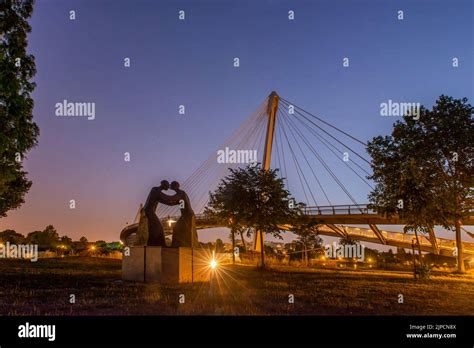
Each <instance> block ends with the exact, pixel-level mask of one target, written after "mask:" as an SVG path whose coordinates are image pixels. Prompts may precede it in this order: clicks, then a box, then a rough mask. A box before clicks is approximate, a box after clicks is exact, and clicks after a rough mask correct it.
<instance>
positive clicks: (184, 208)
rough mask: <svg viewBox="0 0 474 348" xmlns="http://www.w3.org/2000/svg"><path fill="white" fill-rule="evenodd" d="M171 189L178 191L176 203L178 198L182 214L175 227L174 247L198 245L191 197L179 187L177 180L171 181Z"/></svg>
mask: <svg viewBox="0 0 474 348" xmlns="http://www.w3.org/2000/svg"><path fill="white" fill-rule="evenodd" d="M171 189H172V190H173V191H175V192H176V194H175V195H174V196H173V199H174V200H175V203H176V200H177V204H179V207H180V210H181V216H180V218H179V219H178V221H177V222H176V225H175V226H174V228H173V240H172V244H171V246H172V247H173V248H178V247H188V248H190V247H196V246H197V243H198V237H197V231H196V217H195V215H194V211H193V209H192V208H191V203H190V201H189V197H188V195H187V194H186V192H184V191H183V190H181V189H180V188H179V183H178V182H177V181H173V182H172V183H171Z"/></svg>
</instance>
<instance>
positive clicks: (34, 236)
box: [26, 225, 59, 250]
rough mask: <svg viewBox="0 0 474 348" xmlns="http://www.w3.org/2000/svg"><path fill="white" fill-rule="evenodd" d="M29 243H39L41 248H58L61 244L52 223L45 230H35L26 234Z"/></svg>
mask: <svg viewBox="0 0 474 348" xmlns="http://www.w3.org/2000/svg"><path fill="white" fill-rule="evenodd" d="M26 242H27V243H28V244H37V245H38V248H39V249H41V250H47V249H52V248H56V246H57V245H58V244H59V235H58V232H57V231H56V229H55V228H54V227H53V226H52V225H48V226H46V228H45V229H44V230H43V231H34V232H31V233H28V235H27V236H26Z"/></svg>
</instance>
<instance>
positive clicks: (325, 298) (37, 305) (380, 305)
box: [0, 257, 474, 315]
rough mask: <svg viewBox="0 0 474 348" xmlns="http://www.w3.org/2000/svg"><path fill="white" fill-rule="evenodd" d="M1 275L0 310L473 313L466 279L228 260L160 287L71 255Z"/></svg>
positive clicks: (14, 263)
mask: <svg viewBox="0 0 474 348" xmlns="http://www.w3.org/2000/svg"><path fill="white" fill-rule="evenodd" d="M0 279H1V283H0V314H1V315H312V314H315V315H473V314H474V301H473V298H474V278H473V277H472V276H465V277H455V276H450V275H440V276H434V277H433V278H432V279H430V280H423V281H414V280H413V279H412V276H411V274H409V273H399V272H382V271H370V272H369V271H366V272H363V271H336V270H312V269H308V270H304V269H303V270H302V269H296V268H288V267H284V268H272V269H269V270H265V271H259V270H257V269H256V268H255V267H251V266H242V265H235V266H231V265H229V266H225V267H224V270H222V271H221V272H220V275H219V277H217V278H216V281H214V282H212V284H210V283H199V284H186V285H176V286H160V285H158V284H141V283H129V282H122V281H121V261H120V260H113V259H102V258H87V257H75V258H73V257H71V258H54V259H40V260H39V261H38V262H36V263H32V262H30V261H26V260H25V261H23V260H0ZM290 294H291V295H293V296H294V303H289V301H288V299H289V295H290ZM399 294H402V295H403V300H404V303H399V302H398V300H399ZM71 295H75V303H74V304H71V303H70V299H71ZM180 295H184V303H180V298H181V300H183V297H182V296H181V297H180ZM181 302H182V301H181Z"/></svg>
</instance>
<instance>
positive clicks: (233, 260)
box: [230, 227, 235, 263]
mask: <svg viewBox="0 0 474 348" xmlns="http://www.w3.org/2000/svg"><path fill="white" fill-rule="evenodd" d="M230 232H231V234H232V263H235V228H233V227H232V229H231V230H230Z"/></svg>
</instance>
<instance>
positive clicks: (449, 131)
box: [368, 95, 474, 272]
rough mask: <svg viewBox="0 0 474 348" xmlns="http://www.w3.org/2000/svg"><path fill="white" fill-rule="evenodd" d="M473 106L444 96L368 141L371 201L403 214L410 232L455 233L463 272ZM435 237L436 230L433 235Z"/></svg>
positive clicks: (473, 173)
mask: <svg viewBox="0 0 474 348" xmlns="http://www.w3.org/2000/svg"><path fill="white" fill-rule="evenodd" d="M473 111H474V109H473V108H472V107H471V105H470V104H468V103H467V99H466V98H464V99H453V98H452V97H447V96H443V95H442V96H440V97H439V98H438V100H437V101H436V105H435V106H434V107H433V109H432V110H427V109H425V108H424V107H421V109H420V110H419V115H418V116H419V117H417V119H415V118H414V117H413V116H408V115H405V116H404V117H403V121H398V122H396V123H395V124H394V126H393V131H392V134H391V135H390V136H386V137H381V136H379V137H376V138H374V139H373V140H372V142H369V144H368V152H369V154H370V155H371V156H372V169H373V175H372V176H369V178H370V179H373V180H374V181H375V183H376V187H375V189H374V190H373V191H372V192H371V193H370V195H369V200H370V202H371V204H372V205H373V206H375V208H376V209H377V210H378V211H380V212H383V213H386V214H388V215H390V214H399V215H400V216H401V217H402V218H403V219H404V220H405V221H406V222H407V224H406V227H405V231H410V230H411V231H414V232H415V237H416V239H417V245H418V251H419V254H421V248H420V242H419V238H418V233H420V232H421V233H427V232H430V231H433V227H434V225H435V224H440V225H442V226H444V227H445V228H447V229H451V230H452V229H454V230H455V231H456V242H457V257H458V267H459V268H458V271H460V272H464V263H463V251H462V239H461V221H462V219H463V218H465V217H466V216H467V215H468V214H469V211H470V210H472V207H473V198H472V191H471V188H472V187H473V186H474V167H473V165H474V145H473V141H472V139H474V124H473V121H472V114H473ZM432 236H434V232H433V233H432Z"/></svg>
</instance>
